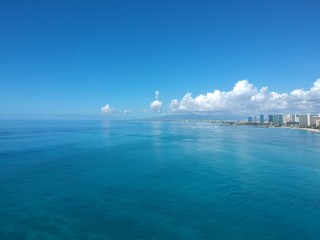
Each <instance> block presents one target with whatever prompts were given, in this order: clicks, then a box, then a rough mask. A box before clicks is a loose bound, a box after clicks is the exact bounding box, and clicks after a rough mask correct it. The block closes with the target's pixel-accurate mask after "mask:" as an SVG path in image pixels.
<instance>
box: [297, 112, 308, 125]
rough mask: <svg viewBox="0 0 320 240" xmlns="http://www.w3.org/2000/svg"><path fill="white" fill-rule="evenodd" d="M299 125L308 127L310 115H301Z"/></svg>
mask: <svg viewBox="0 0 320 240" xmlns="http://www.w3.org/2000/svg"><path fill="white" fill-rule="evenodd" d="M299 127H301V128H305V127H308V115H305V114H304V115H299Z"/></svg>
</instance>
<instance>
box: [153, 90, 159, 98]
mask: <svg viewBox="0 0 320 240" xmlns="http://www.w3.org/2000/svg"><path fill="white" fill-rule="evenodd" d="M159 94H160V93H159V91H158V90H156V92H155V93H154V98H155V99H156V100H158V99H159Z"/></svg>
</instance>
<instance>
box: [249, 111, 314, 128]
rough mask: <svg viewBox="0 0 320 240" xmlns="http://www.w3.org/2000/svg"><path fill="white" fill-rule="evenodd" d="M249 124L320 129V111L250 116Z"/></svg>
mask: <svg viewBox="0 0 320 240" xmlns="http://www.w3.org/2000/svg"><path fill="white" fill-rule="evenodd" d="M247 123H248V124H263V125H270V126H276V127H281V126H288V127H289V126H290V127H299V128H319V129H320V113H319V114H318V115H313V114H292V115H291V114H287V115H282V114H275V115H268V116H267V118H265V116H264V115H260V117H259V118H257V117H248V122H247Z"/></svg>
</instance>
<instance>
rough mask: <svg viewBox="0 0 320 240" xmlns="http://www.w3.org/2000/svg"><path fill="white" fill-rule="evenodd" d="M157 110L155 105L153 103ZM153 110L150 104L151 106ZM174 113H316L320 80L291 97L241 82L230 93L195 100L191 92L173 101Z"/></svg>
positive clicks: (319, 98) (211, 94)
mask: <svg viewBox="0 0 320 240" xmlns="http://www.w3.org/2000/svg"><path fill="white" fill-rule="evenodd" d="M153 103H154V104H153V106H156V105H157V103H156V101H154V102H153ZM150 108H151V104H150ZM169 111H171V112H221V111H222V112H233V113H236V114H241V113H261V112H285V111H286V112H307V111H310V112H316V111H320V79H318V80H317V81H315V82H314V83H313V86H312V87H311V88H310V89H309V90H304V89H295V90H293V91H291V92H290V93H276V92H269V90H268V87H262V88H261V89H257V88H256V87H255V86H254V85H253V84H251V83H250V82H248V81H247V80H241V81H238V82H237V83H236V84H235V86H234V87H233V89H232V90H231V91H229V92H224V91H219V90H214V91H213V92H210V93H207V94H205V95H203V94H200V95H199V96H196V97H192V94H191V93H190V92H188V93H187V94H185V96H184V97H183V98H182V99H181V100H180V101H179V100H178V99H173V100H172V101H171V103H170V106H169Z"/></svg>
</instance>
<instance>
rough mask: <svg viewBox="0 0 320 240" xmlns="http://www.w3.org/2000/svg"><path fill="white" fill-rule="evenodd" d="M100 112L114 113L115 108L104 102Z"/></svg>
mask: <svg viewBox="0 0 320 240" xmlns="http://www.w3.org/2000/svg"><path fill="white" fill-rule="evenodd" d="M101 112H102V113H105V114H113V113H116V112H117V111H116V109H115V108H112V107H111V106H110V105H109V104H106V105H105V106H102V107H101Z"/></svg>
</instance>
